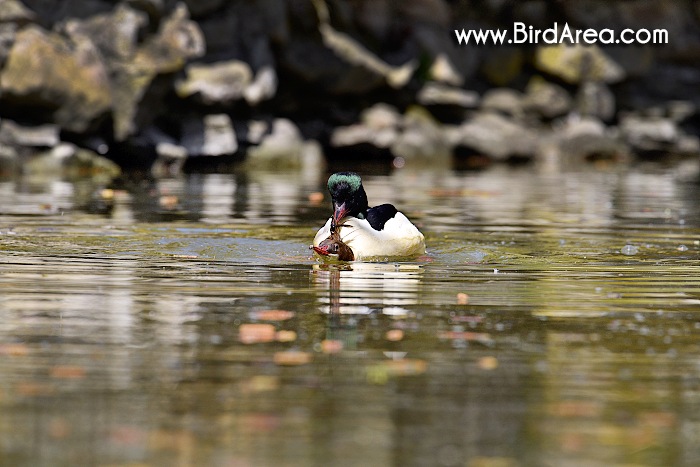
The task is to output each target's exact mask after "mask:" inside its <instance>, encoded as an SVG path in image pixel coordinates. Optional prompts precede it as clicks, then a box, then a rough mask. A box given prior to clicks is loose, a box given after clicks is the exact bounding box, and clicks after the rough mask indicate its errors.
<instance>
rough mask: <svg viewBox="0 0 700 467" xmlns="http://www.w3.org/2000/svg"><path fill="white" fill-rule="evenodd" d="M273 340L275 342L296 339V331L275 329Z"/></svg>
mask: <svg viewBox="0 0 700 467" xmlns="http://www.w3.org/2000/svg"><path fill="white" fill-rule="evenodd" d="M275 340H276V341H277V342H294V341H295V340H297V333H296V331H287V330H282V331H277V333H276V334H275Z"/></svg>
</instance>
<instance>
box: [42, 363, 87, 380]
mask: <svg viewBox="0 0 700 467" xmlns="http://www.w3.org/2000/svg"><path fill="white" fill-rule="evenodd" d="M49 376H51V377H52V378H56V379H81V378H84V377H85V368H83V367H82V366H73V365H59V366H55V367H53V368H51V370H50V371H49Z"/></svg>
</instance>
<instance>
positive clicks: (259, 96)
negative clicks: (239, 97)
mask: <svg viewBox="0 0 700 467" xmlns="http://www.w3.org/2000/svg"><path fill="white" fill-rule="evenodd" d="M276 92H277V72H276V71H275V69H274V68H273V67H272V66H264V67H262V68H260V69H259V70H258V72H257V73H256V74H255V78H253V82H252V83H250V84H249V85H248V86H247V87H246V88H245V89H244V90H243V97H244V98H245V100H246V102H248V104H250V105H252V106H256V105H258V104H259V103H260V102H261V101H264V100H268V99H272V98H273V97H274V96H275V93H276Z"/></svg>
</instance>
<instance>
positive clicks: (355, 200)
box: [328, 172, 368, 225]
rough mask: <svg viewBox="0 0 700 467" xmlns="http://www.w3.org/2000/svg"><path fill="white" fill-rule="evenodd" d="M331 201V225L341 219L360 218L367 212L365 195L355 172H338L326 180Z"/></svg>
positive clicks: (360, 180)
mask: <svg viewBox="0 0 700 467" xmlns="http://www.w3.org/2000/svg"><path fill="white" fill-rule="evenodd" d="M328 191H330V193H331V198H332V200H333V225H335V223H336V222H339V221H340V220H341V219H342V218H343V217H346V216H355V217H362V216H363V213H364V212H365V211H366V210H367V208H368V204H367V194H366V193H365V189H364V187H363V186H362V179H361V178H360V176H359V175H358V174H356V173H355V172H338V173H334V174H333V175H331V176H330V177H329V178H328Z"/></svg>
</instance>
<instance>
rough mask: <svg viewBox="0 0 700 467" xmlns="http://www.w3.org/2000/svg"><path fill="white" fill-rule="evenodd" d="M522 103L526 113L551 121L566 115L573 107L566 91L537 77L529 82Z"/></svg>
mask: <svg viewBox="0 0 700 467" xmlns="http://www.w3.org/2000/svg"><path fill="white" fill-rule="evenodd" d="M522 103H523V106H524V107H525V110H526V111H529V112H534V113H535V114H537V115H538V116H540V117H543V118H545V119H549V120H551V119H553V118H555V117H559V116H562V115H566V114H567V113H569V112H570V111H571V107H572V105H571V97H570V96H569V93H568V92H567V91H566V89H564V88H563V87H561V86H559V85H556V84H554V83H550V82H548V81H545V80H544V79H542V78H540V77H537V76H535V77H533V78H532V79H530V81H529V82H528V85H527V88H525V95H524V96H523V101H522Z"/></svg>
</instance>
